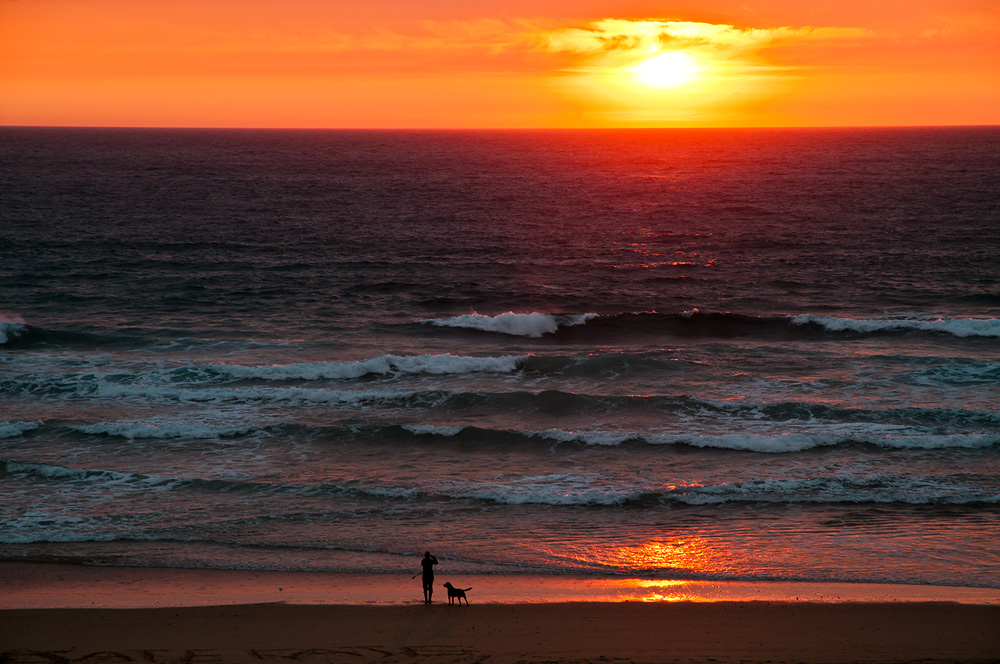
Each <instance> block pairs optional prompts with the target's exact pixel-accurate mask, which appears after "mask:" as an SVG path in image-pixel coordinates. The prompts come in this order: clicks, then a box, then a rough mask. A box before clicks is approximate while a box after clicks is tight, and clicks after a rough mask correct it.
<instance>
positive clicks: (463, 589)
mask: <svg viewBox="0 0 1000 664" xmlns="http://www.w3.org/2000/svg"><path fill="white" fill-rule="evenodd" d="M466 590H472V588H462V592H463V593H464V592H465V591H466Z"/></svg>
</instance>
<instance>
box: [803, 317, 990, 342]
mask: <svg viewBox="0 0 1000 664" xmlns="http://www.w3.org/2000/svg"><path fill="white" fill-rule="evenodd" d="M791 320H792V323H793V324H794V325H809V324H814V325H819V326H820V327H823V328H825V329H827V330H829V331H831V332H860V333H865V334H870V333H873V332H893V331H897V330H915V331H920V332H938V333H943V334H950V335H952V336H955V337H1000V318H917V317H915V318H888V319H883V320H880V319H874V318H837V317H836V316H816V315H813V314H802V315H800V316H793V317H792V319H791Z"/></svg>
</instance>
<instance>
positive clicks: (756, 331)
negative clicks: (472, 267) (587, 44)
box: [424, 309, 1000, 339]
mask: <svg viewBox="0 0 1000 664" xmlns="http://www.w3.org/2000/svg"><path fill="white" fill-rule="evenodd" d="M424 322H425V323H431V324H432V325H435V326H438V327H452V328H463V329H467V330H473V331H480V332H488V333H500V334H507V335H514V336H522V337H531V338H540V337H543V336H546V335H562V334H573V335H576V336H580V335H582V336H583V337H585V338H586V337H588V336H597V337H604V336H609V335H610V336H613V337H621V336H623V335H626V336H629V337H631V336H635V335H650V336H655V335H663V334H666V335H673V336H681V337H698V336H705V337H721V338H729V337H743V336H757V337H761V338H775V339H794V338H803V337H805V338H809V337H815V336H820V337H822V336H825V335H830V334H845V333H846V334H853V335H859V334H860V335H871V334H892V333H913V332H921V333H929V334H946V335H950V336H954V337H988V338H990V337H1000V319H998V318H971V317H970V318H934V317H918V316H913V317H903V318H885V319H866V318H838V317H835V316H817V315H814V314H800V315H788V316H754V315H748V314H738V313H732V312H702V311H699V310H698V309H692V310H688V311H682V312H677V313H660V312H656V311H643V312H631V313H629V312H620V313H616V314H594V313H586V314H543V313H522V314H517V313H513V312H508V313H505V314H500V315H498V316H485V315H481V314H469V315H465V316H457V317H454V318H439V319H435V320H431V321H424ZM572 328H585V329H584V330H583V331H577V330H573V329H572Z"/></svg>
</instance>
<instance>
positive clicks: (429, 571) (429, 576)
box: [420, 551, 438, 604]
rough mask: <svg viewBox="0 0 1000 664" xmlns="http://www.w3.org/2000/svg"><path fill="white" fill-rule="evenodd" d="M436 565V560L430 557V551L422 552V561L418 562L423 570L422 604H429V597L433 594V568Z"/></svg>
mask: <svg viewBox="0 0 1000 664" xmlns="http://www.w3.org/2000/svg"><path fill="white" fill-rule="evenodd" d="M437 564H438V560H437V558H435V557H434V556H432V555H431V552H430V551H424V559H423V560H421V561H420V566H421V567H422V568H423V570H424V573H423V578H424V604H430V603H431V595H433V594H434V566H435V565H437Z"/></svg>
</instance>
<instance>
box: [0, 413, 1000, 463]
mask: <svg viewBox="0 0 1000 664" xmlns="http://www.w3.org/2000/svg"><path fill="white" fill-rule="evenodd" d="M708 419H709V420H717V419H718V418H712V417H710V418H708ZM714 424H715V425H716V427H715V428H718V422H714ZM41 426H43V425H42V424H41V423H16V424H14V425H11V426H9V427H8V428H7V429H5V428H4V427H3V426H2V425H0V433H4V432H6V435H8V436H17V435H20V433H21V432H23V431H27V430H33V429H37V428H38V427H41ZM47 426H48V428H47V429H46V430H47V433H48V434H50V435H54V436H60V437H62V436H66V435H77V436H79V435H83V436H103V437H109V438H124V439H127V440H130V441H139V440H165V441H166V440H227V439H241V438H246V437H251V436H268V437H273V438H277V439H281V440H287V439H289V438H294V439H308V440H318V441H325V440H336V441H344V442H346V441H351V442H353V443H354V444H357V445H361V446H364V445H369V444H375V445H384V444H397V445H413V444H427V443H430V444H436V442H440V443H442V444H445V443H447V444H458V445H461V446H463V447H465V448H480V449H495V450H497V451H498V452H505V451H511V450H516V449H528V448H532V447H541V448H552V447H555V446H562V445H568V446H578V447H595V448H596V447H628V446H639V445H643V446H650V447H663V448H666V447H679V448H684V447H686V448H692V449H704V450H719V451H729V452H752V453H762V454H794V453H800V452H807V451H809V450H815V449H820V448H826V447H838V446H869V447H873V448H879V449H885V450H988V449H992V448H995V447H1000V433H995V432H994V433H983V432H980V433H970V432H966V431H963V432H962V433H943V432H940V431H939V429H940V427H938V426H931V427H927V429H925V430H921V429H920V428H917V427H914V426H905V425H899V424H892V423H879V422H858V421H854V422H818V421H813V420H810V421H798V422H788V421H786V420H774V421H771V422H767V421H762V420H760V419H759V418H747V419H746V420H738V421H736V422H731V423H730V424H729V427H730V428H733V429H740V428H742V429H749V430H744V431H741V432H739V433H724V432H722V433H697V432H696V431H694V430H696V429H698V428H701V427H700V426H699V425H698V424H697V423H695V422H694V421H693V420H691V419H689V420H688V421H687V424H685V425H683V426H677V427H675V428H673V429H666V428H664V429H655V430H644V431H623V430H611V429H593V428H587V429H577V430H574V429H544V430H530V429H513V428H511V429H505V428H493V427H482V426H475V425H462V424H434V423H408V424H367V425H359V424H353V423H352V424H322V425H313V424H303V423H295V422H272V421H267V418H262V419H261V420H260V421H246V420H240V421H239V422H235V423H234V422H217V421H203V420H201V419H199V418H190V419H189V418H184V417H177V418H168V417H162V416H157V417H150V418H147V419H144V420H119V421H111V422H94V423H87V424H75V423H74V424H65V423H53V424H51V425H47ZM955 428H956V429H959V430H961V427H960V426H956V427H955Z"/></svg>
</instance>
